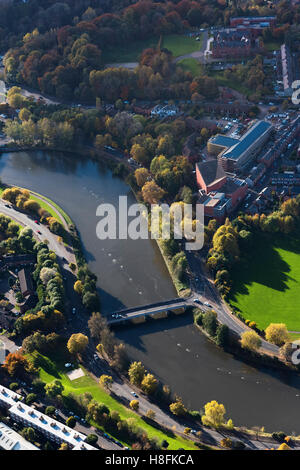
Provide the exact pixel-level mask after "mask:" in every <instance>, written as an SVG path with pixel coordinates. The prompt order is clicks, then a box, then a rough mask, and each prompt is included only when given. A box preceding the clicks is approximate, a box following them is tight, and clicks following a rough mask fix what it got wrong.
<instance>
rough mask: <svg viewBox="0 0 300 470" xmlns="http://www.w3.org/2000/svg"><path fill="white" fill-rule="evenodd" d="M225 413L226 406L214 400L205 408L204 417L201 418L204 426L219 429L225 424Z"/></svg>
mask: <svg viewBox="0 0 300 470" xmlns="http://www.w3.org/2000/svg"><path fill="white" fill-rule="evenodd" d="M225 413H226V410H225V406H224V405H222V404H221V403H218V402H217V401H216V400H212V401H210V402H208V403H206V405H205V406H204V415H203V416H202V418H201V420H202V423H203V424H204V426H212V427H214V428H219V427H220V426H222V425H224V423H225V419H224V417H225Z"/></svg>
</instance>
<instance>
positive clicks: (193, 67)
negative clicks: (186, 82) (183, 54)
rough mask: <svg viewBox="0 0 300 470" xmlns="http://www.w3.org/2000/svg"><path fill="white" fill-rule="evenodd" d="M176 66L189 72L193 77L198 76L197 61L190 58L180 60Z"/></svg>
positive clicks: (198, 67)
mask: <svg viewBox="0 0 300 470" xmlns="http://www.w3.org/2000/svg"><path fill="white" fill-rule="evenodd" d="M177 65H179V66H180V67H181V68H182V69H183V70H184V71H185V72H191V74H192V75H193V77H196V76H197V75H200V72H201V66H200V64H199V62H198V60H197V59H193V58H192V57H191V58H188V59H182V60H180V61H179V62H177Z"/></svg>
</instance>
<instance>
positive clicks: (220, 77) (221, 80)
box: [208, 70, 254, 96]
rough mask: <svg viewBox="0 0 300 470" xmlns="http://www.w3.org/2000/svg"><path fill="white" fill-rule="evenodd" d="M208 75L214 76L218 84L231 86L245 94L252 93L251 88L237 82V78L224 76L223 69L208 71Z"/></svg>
mask: <svg viewBox="0 0 300 470" xmlns="http://www.w3.org/2000/svg"><path fill="white" fill-rule="evenodd" d="M208 75H209V76H210V77H213V78H215V79H216V80H217V83H218V85H219V86H225V87H228V88H232V89H233V90H236V91H238V92H239V93H242V94H243V95H245V96H248V95H251V94H253V93H254V92H253V90H250V88H248V87H246V86H245V85H244V84H243V83H241V82H239V81H238V80H235V79H234V78H226V77H225V76H224V71H222V70H212V71H210V72H209V74H208Z"/></svg>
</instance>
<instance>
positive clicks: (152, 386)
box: [141, 374, 158, 395]
mask: <svg viewBox="0 0 300 470" xmlns="http://www.w3.org/2000/svg"><path fill="white" fill-rule="evenodd" d="M157 387H158V380H157V379H156V378H155V377H154V375H152V374H147V375H145V377H144V378H143V380H142V382H141V388H142V390H143V391H144V392H145V393H147V395H151V394H153V393H154V392H155V391H156V390H157Z"/></svg>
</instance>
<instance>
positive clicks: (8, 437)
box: [0, 422, 40, 450]
mask: <svg viewBox="0 0 300 470" xmlns="http://www.w3.org/2000/svg"><path fill="white" fill-rule="evenodd" d="M0 449H3V450H40V449H39V448H38V447H36V446H35V445H33V444H31V442H28V441H26V439H24V438H23V437H22V436H20V434H18V433H17V432H16V431H14V430H13V429H11V428H10V427H8V426H6V424H4V423H1V422H0Z"/></svg>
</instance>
